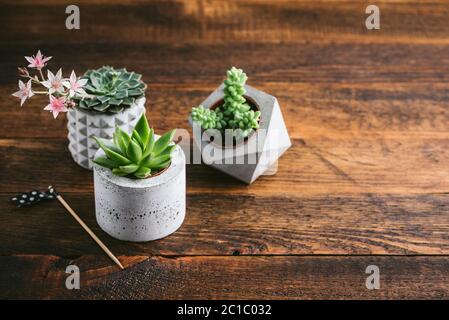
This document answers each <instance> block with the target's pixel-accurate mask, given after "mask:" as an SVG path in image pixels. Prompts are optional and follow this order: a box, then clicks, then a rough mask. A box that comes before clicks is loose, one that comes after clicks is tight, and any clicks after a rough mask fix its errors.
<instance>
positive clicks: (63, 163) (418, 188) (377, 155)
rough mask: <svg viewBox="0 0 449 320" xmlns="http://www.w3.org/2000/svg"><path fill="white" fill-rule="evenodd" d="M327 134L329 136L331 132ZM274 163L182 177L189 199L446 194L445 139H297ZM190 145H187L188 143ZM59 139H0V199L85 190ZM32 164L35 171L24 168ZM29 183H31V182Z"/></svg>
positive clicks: (84, 178)
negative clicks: (262, 172) (211, 195)
mask: <svg viewBox="0 0 449 320" xmlns="http://www.w3.org/2000/svg"><path fill="white" fill-rule="evenodd" d="M331 132H332V131H331ZM292 142H293V147H292V148H291V149H289V150H288V152H287V153H286V154H285V155H284V156H283V157H282V158H281V159H280V160H279V166H278V172H277V173H276V174H275V175H270V176H263V177H261V178H260V179H259V180H258V181H256V182H255V183H254V184H252V185H250V186H248V185H245V184H243V183H241V182H239V181H237V180H235V179H233V178H231V177H229V176H226V175H225V174H223V173H221V172H218V171H215V170H213V169H211V168H208V167H206V166H205V165H200V164H191V165H188V170H187V186H188V192H189V193H190V194H196V193H204V192H216V193H228V194H229V193H232V194H251V195H290V196H297V195H316V194H329V193H331V194H332V193H337V194H338V193H342V194H348V193H349V194H363V193H379V194H414V193H421V194H422V193H444V192H447V190H449V179H448V177H449V173H448V171H447V165H446V162H445V159H447V158H448V157H449V137H448V136H447V134H445V133H441V134H440V133H435V134H434V133H427V132H422V133H418V132H415V133H409V134H408V135H404V134H400V133H399V132H398V133H397V134H382V133H371V134H368V133H364V134H360V135H357V133H356V132H349V133H347V134H345V133H340V132H337V131H333V132H332V134H330V133H329V132H328V133H327V134H324V133H321V132H319V131H318V130H317V131H313V130H309V131H306V130H305V132H304V138H303V139H294V140H293V141H292ZM190 143H191V142H190ZM67 144H68V141H67V140H66V139H65V138H62V139H33V140H30V139H0V156H1V157H2V159H4V160H3V161H4V165H3V166H2V167H1V168H0V177H1V179H2V181H8V184H2V185H0V192H21V191H24V190H27V189H30V188H31V189H32V188H39V187H40V188H42V186H44V187H46V186H47V185H49V184H52V185H55V186H58V188H59V189H60V190H61V191H62V192H83V191H88V190H93V189H92V188H93V184H92V172H91V171H88V170H85V169H82V168H81V167H79V166H78V165H76V164H75V163H74V162H73V160H72V158H71V156H70V153H69V152H68V150H67ZM30 159H33V163H35V164H38V165H31V163H30ZM31 178H32V179H31Z"/></svg>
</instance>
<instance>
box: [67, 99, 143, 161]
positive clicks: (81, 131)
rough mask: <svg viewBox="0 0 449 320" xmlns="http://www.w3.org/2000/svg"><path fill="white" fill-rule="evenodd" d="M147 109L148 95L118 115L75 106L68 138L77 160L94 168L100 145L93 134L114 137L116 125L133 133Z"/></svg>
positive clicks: (68, 119)
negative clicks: (94, 159)
mask: <svg viewBox="0 0 449 320" xmlns="http://www.w3.org/2000/svg"><path fill="white" fill-rule="evenodd" d="M143 112H145V98H144V97H143V98H140V99H137V100H136V102H135V103H134V104H133V105H132V106H131V107H129V108H126V109H125V110H124V111H123V112H121V113H116V114H102V113H93V112H89V111H86V110H83V109H80V108H77V107H75V108H71V109H70V110H69V112H67V128H68V130H69V134H68V136H67V137H68V138H69V151H70V153H71V154H72V158H73V160H74V161H75V162H76V163H77V164H79V165H80V166H82V167H83V168H86V169H89V170H92V166H93V162H92V159H93V157H94V155H95V153H96V152H97V150H98V148H99V147H98V145H97V144H96V143H95V141H94V140H93V139H92V136H96V137H101V138H105V139H112V134H113V133H114V131H115V127H116V126H119V127H120V128H121V129H123V130H124V131H126V132H128V133H131V132H132V130H133V128H134V126H135V125H136V123H137V120H139V118H140V116H141V115H142V113H143Z"/></svg>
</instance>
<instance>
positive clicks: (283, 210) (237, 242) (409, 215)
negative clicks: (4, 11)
mask: <svg viewBox="0 0 449 320" xmlns="http://www.w3.org/2000/svg"><path fill="white" fill-rule="evenodd" d="M64 198H65V199H66V200H67V202H68V203H70V204H71V206H72V207H73V209H74V210H75V211H76V212H77V213H78V214H79V215H80V217H81V218H82V219H83V220H84V221H85V222H86V223H87V224H88V225H89V227H91V228H92V229H93V231H94V232H95V233H96V234H97V235H99V236H100V238H101V239H102V240H104V242H105V244H106V245H107V246H108V247H109V248H110V249H111V251H112V252H114V253H116V254H121V255H153V254H155V255H161V254H162V255H173V254H177V255H182V254H184V255H232V254H247V255H252V254H270V255H272V254H449V239H448V235H447V230H448V229H449V218H448V216H447V212H448V210H449V195H447V194H433V195H420V196H418V195H413V196H397V195H382V196H381V195H375V194H365V195H356V196H354V195H339V194H333V195H325V196H313V197H306V196H304V197H301V196H297V197H290V196H261V195H259V196H253V195H242V194H241V195H238V196H237V195H233V194H220V193H206V194H196V195H188V197H187V208H188V210H187V216H186V219H185V222H184V224H183V225H182V227H181V228H180V229H179V230H178V231H176V232H175V233H174V234H172V235H171V236H169V237H167V238H165V239H162V240H158V241H153V242H150V243H128V242H123V241H118V240H114V239H112V238H111V237H109V236H107V235H106V234H105V233H104V232H102V231H101V229H100V228H99V227H98V225H97V224H96V222H95V214H94V200H93V194H91V193H89V194H80V193H75V194H64ZM236 199H238V201H236ZM3 200H4V201H2V202H1V203H5V202H6V200H7V198H6V197H3ZM0 211H1V212H3V214H2V215H0V225H4V226H8V227H7V228H1V229H0V239H2V241H1V242H0V252H1V253H2V254H20V253H26V254H52V255H58V256H68V255H69V256H71V255H82V254H98V253H99V252H101V251H100V250H99V249H98V248H97V247H96V246H95V245H93V242H92V241H91V239H90V238H89V237H87V236H86V234H85V233H84V231H83V230H82V229H81V228H80V227H79V226H78V225H77V224H76V223H75V222H74V221H73V219H72V218H71V217H70V216H69V215H68V214H67V213H66V212H65V211H64V210H63V208H62V207H61V206H60V205H59V204H58V203H57V202H46V203H42V204H40V205H39V206H37V205H36V206H34V207H29V208H28V209H12V208H11V204H9V203H6V204H3V205H1V206H0ZM18 234H20V238H18V237H16V236H15V235H18Z"/></svg>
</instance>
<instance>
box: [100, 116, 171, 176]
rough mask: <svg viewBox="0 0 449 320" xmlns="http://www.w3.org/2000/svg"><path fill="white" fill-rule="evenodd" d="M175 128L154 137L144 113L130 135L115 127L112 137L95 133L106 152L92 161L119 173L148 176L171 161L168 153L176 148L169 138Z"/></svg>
mask: <svg viewBox="0 0 449 320" xmlns="http://www.w3.org/2000/svg"><path fill="white" fill-rule="evenodd" d="M175 132H176V130H175V129H173V130H170V131H168V132H167V133H165V134H164V135H162V136H161V137H160V138H159V139H156V138H155V135H154V130H153V128H150V127H149V125H148V121H147V119H146V117H145V114H143V115H142V116H141V117H140V119H139V121H138V122H137V124H136V126H135V128H134V130H133V132H132V135H128V134H127V133H126V132H125V131H123V130H121V129H120V128H119V127H117V128H116V130H115V133H114V138H113V141H110V140H106V139H102V138H98V137H94V139H95V140H96V142H97V144H98V145H99V146H100V148H101V149H103V151H104V153H105V155H104V156H100V157H97V158H95V159H94V160H93V161H94V162H95V163H96V164H98V165H100V166H103V167H106V168H109V169H111V170H112V172H113V173H114V174H115V175H118V176H130V177H135V178H139V179H143V178H147V177H150V176H151V175H154V174H156V173H158V172H159V171H161V170H163V169H165V168H167V167H168V166H169V165H170V162H171V154H172V152H173V150H174V149H175V148H176V145H175V144H174V143H173V142H172V140H173V137H174V135H175Z"/></svg>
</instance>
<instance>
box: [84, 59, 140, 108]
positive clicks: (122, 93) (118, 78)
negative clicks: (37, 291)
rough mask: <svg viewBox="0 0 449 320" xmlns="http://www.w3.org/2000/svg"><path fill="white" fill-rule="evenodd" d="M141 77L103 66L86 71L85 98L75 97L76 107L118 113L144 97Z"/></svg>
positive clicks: (124, 70) (133, 73)
mask: <svg viewBox="0 0 449 320" xmlns="http://www.w3.org/2000/svg"><path fill="white" fill-rule="evenodd" d="M141 77H142V76H141V75H140V74H138V73H135V72H129V71H127V70H126V69H124V68H123V69H114V68H113V67H110V66H103V67H101V68H99V69H96V70H89V71H87V72H86V73H85V74H84V76H83V79H87V83H86V85H85V86H84V87H83V88H84V90H85V91H86V93H87V96H86V97H75V101H76V102H77V105H78V107H80V108H81V109H84V110H89V111H92V112H97V113H120V112H122V111H123V110H124V109H126V108H129V107H131V106H132V105H133V104H134V102H135V101H136V100H137V99H139V98H141V97H144V96H145V89H146V84H145V83H144V82H143V81H142V80H141Z"/></svg>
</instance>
